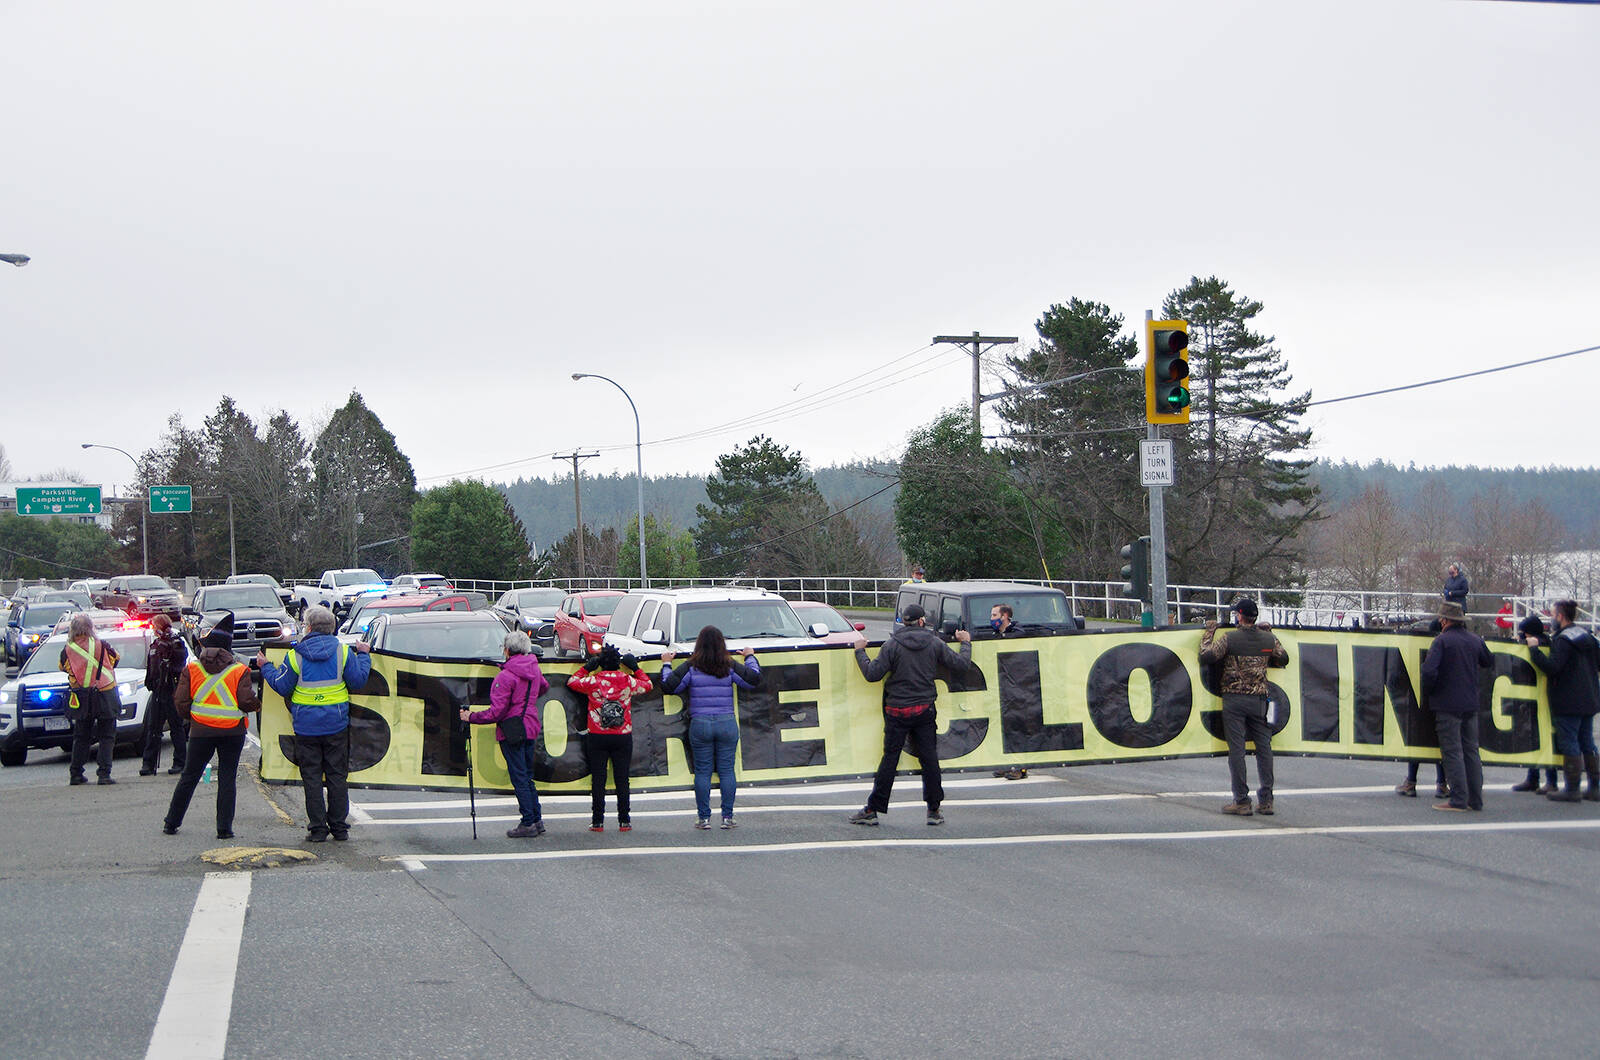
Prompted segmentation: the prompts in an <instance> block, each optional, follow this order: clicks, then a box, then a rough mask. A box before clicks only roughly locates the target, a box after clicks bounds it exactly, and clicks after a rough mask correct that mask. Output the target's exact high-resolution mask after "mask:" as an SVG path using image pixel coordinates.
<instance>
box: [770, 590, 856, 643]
mask: <svg viewBox="0 0 1600 1060" xmlns="http://www.w3.org/2000/svg"><path fill="white" fill-rule="evenodd" d="M789 606H790V607H792V608H794V613H795V614H797V615H799V616H800V621H801V622H802V623H803V624H804V625H805V627H806V628H807V629H810V628H811V627H812V625H814V624H815V623H817V622H822V623H825V624H826V625H827V627H828V635H827V636H826V637H823V638H822V643H824V644H854V643H855V642H856V637H857V636H858V635H859V634H860V633H861V632H862V631H863V630H865V629H866V628H867V624H866V623H865V622H852V621H850V620H849V619H848V618H845V617H844V616H843V615H841V614H840V613H839V612H837V611H835V610H834V609H833V608H831V607H829V606H828V605H827V604H824V603H818V602H817V601H815V600H790V601H789Z"/></svg>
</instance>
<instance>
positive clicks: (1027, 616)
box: [894, 582, 1084, 640]
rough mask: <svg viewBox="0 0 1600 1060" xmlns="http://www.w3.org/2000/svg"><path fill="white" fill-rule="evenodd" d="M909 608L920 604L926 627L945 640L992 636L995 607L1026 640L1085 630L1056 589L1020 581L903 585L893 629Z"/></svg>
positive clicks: (895, 609) (895, 607)
mask: <svg viewBox="0 0 1600 1060" xmlns="http://www.w3.org/2000/svg"><path fill="white" fill-rule="evenodd" d="M909 604H920V605H921V606H922V610H924V611H926V612H927V614H928V628H929V629H936V630H938V631H939V632H940V633H942V634H944V635H945V636H947V637H948V636H950V635H951V634H952V633H954V632H955V631H956V630H958V629H964V630H966V631H967V632H969V633H971V634H972V636H973V637H974V638H975V639H977V640H982V639H983V638H984V637H992V636H994V635H995V634H994V630H993V629H992V628H991V627H990V626H989V612H990V611H991V610H992V609H993V608H994V606H995V605H996V604H1009V605H1010V607H1011V621H1012V622H1013V623H1014V624H1015V625H1016V626H1018V627H1020V630H1021V632H1022V633H1023V634H1025V635H1048V634H1052V633H1076V632H1077V631H1078V630H1080V629H1082V628H1083V626H1084V623H1083V619H1081V618H1079V617H1077V616H1076V615H1074V614H1073V613H1072V605H1071V604H1069V603H1068V602H1067V595H1066V594H1065V593H1063V592H1062V591H1061V590H1060V589H1052V588H1050V587H1048V586H1045V585H1028V584H1026V583H1023V582H907V583H906V584H905V585H902V586H900V593H899V595H898V596H897V597H896V599H895V604H894V625H895V628H896V629H899V628H900V626H901V619H900V616H901V615H902V614H904V613H905V609H906V607H907V605H909Z"/></svg>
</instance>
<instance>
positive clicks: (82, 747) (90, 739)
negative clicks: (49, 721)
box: [67, 690, 117, 780]
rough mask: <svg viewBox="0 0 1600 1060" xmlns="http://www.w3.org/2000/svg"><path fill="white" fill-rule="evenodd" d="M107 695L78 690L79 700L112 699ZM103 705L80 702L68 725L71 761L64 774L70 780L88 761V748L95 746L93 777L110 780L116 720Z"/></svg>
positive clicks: (109, 693) (80, 771)
mask: <svg viewBox="0 0 1600 1060" xmlns="http://www.w3.org/2000/svg"><path fill="white" fill-rule="evenodd" d="M116 694H117V693H116V692H115V691H114V690H113V691H110V692H105V691H101V692H94V693H87V692H82V691H80V692H79V693H78V696H79V698H80V699H83V698H86V697H89V696H95V697H99V696H114V695H116ZM110 709H111V708H110V707H109V706H107V705H106V704H104V703H103V702H92V703H84V704H83V705H82V706H80V707H79V708H78V709H77V710H76V711H74V712H73V714H74V715H75V716H74V718H73V722H72V761H71V764H70V765H68V766H67V772H68V774H69V775H71V776H74V777H81V776H83V767H84V765H85V763H87V762H88V761H89V745H90V744H93V745H94V747H95V756H94V760H95V767H96V768H95V775H96V776H98V777H99V778H100V779H101V780H107V779H110V777H111V752H112V751H113V750H114V749H115V744H116V742H117V719H116V717H115V716H114V715H112V714H111V713H110Z"/></svg>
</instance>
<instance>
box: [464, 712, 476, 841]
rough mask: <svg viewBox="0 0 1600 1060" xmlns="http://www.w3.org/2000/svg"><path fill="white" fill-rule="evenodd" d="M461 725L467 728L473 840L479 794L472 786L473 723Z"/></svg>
mask: <svg viewBox="0 0 1600 1060" xmlns="http://www.w3.org/2000/svg"><path fill="white" fill-rule="evenodd" d="M461 724H463V725H465V726H466V727H467V805H468V806H470V807H471V808H472V838H473V840H474V841H476V840H477V838H478V793H477V791H475V790H474V789H473V786H472V723H471V722H470V721H464V722H462V723H461Z"/></svg>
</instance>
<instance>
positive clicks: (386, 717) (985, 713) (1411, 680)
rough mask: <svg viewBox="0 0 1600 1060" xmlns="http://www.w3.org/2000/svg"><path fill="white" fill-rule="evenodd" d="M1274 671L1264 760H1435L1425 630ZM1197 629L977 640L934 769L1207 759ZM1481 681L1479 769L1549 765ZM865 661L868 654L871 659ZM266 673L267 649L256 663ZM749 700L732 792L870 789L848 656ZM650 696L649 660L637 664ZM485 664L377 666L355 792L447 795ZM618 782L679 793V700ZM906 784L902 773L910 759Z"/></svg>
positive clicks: (460, 774) (575, 711)
mask: <svg viewBox="0 0 1600 1060" xmlns="http://www.w3.org/2000/svg"><path fill="white" fill-rule="evenodd" d="M1275 632H1276V633H1277V634H1278V636H1279V638H1280V639H1281V640H1282V641H1283V645H1284V647H1285V648H1286V649H1288V652H1289V665H1288V666H1287V667H1286V668H1284V669H1275V670H1272V671H1270V678H1271V681H1272V698H1273V702H1274V708H1275V709H1274V721H1275V729H1276V735H1275V736H1274V737H1273V741H1272V747H1273V750H1274V752H1276V753H1279V754H1290V755H1321V756H1329V757H1353V758H1380V759H1383V758H1387V759H1409V758H1423V759H1433V758H1437V757H1438V755H1439V750H1438V743H1437V740H1436V739H1435V737H1434V734H1433V726H1432V716H1431V715H1430V714H1428V713H1427V712H1425V711H1423V710H1422V709H1421V708H1420V706H1419V699H1420V685H1421V672H1422V658H1423V654H1424V652H1425V651H1426V650H1427V648H1428V645H1429V643H1430V642H1431V638H1429V637H1428V636H1426V635H1423V634H1373V633H1361V632H1353V631H1343V632H1336V631H1313V630H1276V631H1275ZM1199 646H1200V632H1199V631H1198V630H1193V629H1186V630H1174V631H1170V632H1153V631H1116V632H1105V633H1085V634H1079V635H1077V636H1057V637H1035V638H1023V639H1015V640H983V641H977V642H975V643H974V644H973V646H972V658H973V661H974V662H975V663H977V666H978V669H977V672H972V671H968V672H966V673H964V674H961V675H959V676H955V675H950V674H947V673H942V674H941V678H942V683H941V686H940V692H939V699H938V712H939V720H938V727H939V757H940V759H941V760H942V762H943V763H944V764H945V766H947V767H948V768H950V769H974V770H976V769H985V770H987V769H998V768H1002V767H1009V766H1013V765H1024V766H1051V765H1088V764H1093V763H1105V762H1122V761H1130V760H1135V759H1151V758H1175V757H1191V756H1209V755H1218V754H1222V753H1224V752H1225V751H1226V745H1225V744H1224V742H1223V739H1222V704H1221V700H1220V699H1218V698H1217V696H1216V695H1215V694H1214V688H1215V685H1214V682H1213V679H1212V677H1211V674H1210V667H1207V666H1202V664H1201V663H1200V661H1199ZM1489 649H1490V651H1491V653H1492V654H1493V657H1494V667H1493V668H1492V669H1491V670H1485V671H1482V674H1483V678H1482V681H1481V684H1480V687H1481V689H1482V707H1481V713H1480V727H1479V739H1480V742H1481V744H1482V748H1483V760H1484V762H1485V764H1492V765H1536V764H1537V765H1548V764H1552V763H1554V762H1555V760H1556V759H1555V751H1554V749H1553V746H1552V742H1551V727H1550V717H1549V708H1548V702H1547V699H1546V694H1545V679H1544V677H1543V675H1541V674H1539V673H1538V672H1537V671H1536V670H1534V668H1533V666H1532V665H1531V664H1530V663H1529V662H1528V657H1527V649H1526V648H1524V647H1523V646H1521V645H1518V644H1514V643H1511V642H1509V641H1497V642H1490V645H1489ZM871 650H872V651H874V652H875V650H876V649H871ZM269 654H271V655H272V657H273V660H274V661H275V662H277V661H281V655H282V652H281V650H278V651H272V652H269ZM759 659H760V662H761V670H762V675H763V678H762V683H761V687H760V688H759V689H757V690H756V691H754V692H745V691H744V690H742V689H741V690H740V691H739V697H738V715H739V779H740V781H741V782H759V781H780V780H781V781H794V780H822V779H829V778H839V777H860V776H866V775H869V774H871V773H872V772H873V770H875V769H876V768H877V764H878V758H879V757H880V755H881V754H882V749H883V719H882V711H881V709H880V704H881V701H882V700H881V697H882V686H881V685H872V684H868V683H867V682H866V681H865V680H863V679H862V677H861V673H860V671H859V670H858V669H857V668H856V664H855V660H854V658H853V656H852V654H851V652H850V651H849V649H846V648H821V647H819V648H803V649H795V650H789V651H772V652H763V653H761V654H760V655H759ZM576 667H577V664H576V663H570V662H550V663H547V664H545V666H544V672H545V676H546V677H548V678H549V680H550V690H549V691H548V692H547V693H546V694H545V696H544V697H543V698H542V699H541V700H540V701H539V711H540V715H541V717H542V718H543V721H544V734H543V735H542V736H541V737H540V740H539V749H540V752H541V753H540V755H539V757H538V760H537V763H536V765H535V770H534V776H535V779H536V780H537V781H538V783H539V787H540V790H541V791H543V790H547V789H550V790H557V791H560V790H571V791H584V790H587V788H588V779H587V772H588V771H587V768H586V766H585V763H584V755H583V731H584V729H585V727H586V726H587V723H588V712H587V701H586V698H585V697H584V696H582V695H580V694H578V693H575V692H570V691H568V690H567V687H566V678H567V676H568V675H569V674H571V673H572V672H573V670H575V669H576ZM643 668H644V671H645V672H646V673H647V674H649V675H650V678H651V680H652V681H656V679H657V675H658V674H659V673H660V664H659V663H655V662H649V661H647V662H645V663H644V664H643ZM496 672H497V667H495V666H491V665H485V664H482V663H459V662H443V661H437V660H428V659H419V658H414V657H410V656H402V655H388V654H385V653H381V652H374V653H373V655H372V677H371V679H370V680H369V681H368V682H367V684H366V686H365V687H364V688H362V689H361V691H360V692H359V693H358V694H355V695H353V696H352V697H351V726H350V738H351V749H350V782H351V783H352V784H358V785H367V786H374V787H378V786H381V787H405V788H439V789H462V788H465V787H466V785H467V750H468V748H467V730H468V728H469V726H467V725H464V724H463V723H462V722H461V721H460V720H459V719H458V714H457V712H458V711H459V709H460V708H461V707H462V706H463V705H466V706H471V707H473V708H474V709H482V708H484V707H486V706H488V704H489V685H490V682H491V681H492V680H493V679H494V675H495V673H496ZM263 701H264V705H263V708H262V712H261V735H262V738H261V744H262V754H261V773H262V776H263V777H264V778H265V779H267V780H271V781H279V782H293V781H296V780H298V779H299V772H298V769H297V768H296V766H295V750H294V735H293V731H292V728H291V726H290V723H289V712H288V709H287V707H286V706H285V704H284V701H283V699H282V698H281V697H279V696H278V695H277V694H276V693H275V692H273V691H272V689H271V688H270V687H268V688H265V689H264V690H263ZM633 725H634V743H633V768H632V770H631V776H632V778H633V787H634V788H635V789H636V790H648V789H660V788H681V787H688V786H690V785H691V784H692V782H693V775H692V773H691V771H690V768H689V761H690V759H689V754H688V736H687V724H686V718H685V716H684V713H683V702H682V700H680V699H679V698H678V697H676V696H665V697H663V696H662V694H661V693H660V691H659V690H657V691H653V692H651V693H650V694H649V695H647V696H643V697H641V698H639V699H636V700H635V701H634V708H633ZM470 729H471V739H472V745H471V759H472V763H471V764H472V773H473V780H474V783H475V784H476V785H478V786H479V787H483V788H490V789H498V790H505V791H509V790H510V788H511V785H510V781H509V778H508V777H507V775H506V768H505V762H504V761H503V760H502V759H501V757H500V755H499V753H498V751H497V749H496V746H495V738H494V726H492V725H474V726H470ZM902 767H903V768H907V769H910V768H915V761H914V759H912V758H911V757H909V755H908V756H906V757H905V758H903V759H902Z"/></svg>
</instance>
